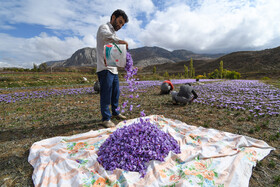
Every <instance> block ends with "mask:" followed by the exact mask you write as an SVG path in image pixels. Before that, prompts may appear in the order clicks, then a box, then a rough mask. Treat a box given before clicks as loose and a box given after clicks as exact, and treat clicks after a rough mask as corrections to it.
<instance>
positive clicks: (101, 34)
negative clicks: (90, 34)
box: [96, 9, 128, 127]
mask: <svg viewBox="0 0 280 187" xmlns="http://www.w3.org/2000/svg"><path fill="white" fill-rule="evenodd" d="M127 22H128V17H127V15H126V14H125V12H124V11H123V10H120V9H118V10H116V11H114V12H113V14H112V15H111V20H110V22H108V23H106V24H103V25H101V26H100V27H99V29H98V31H97V36H96V38H97V44H96V48H97V71H96V72H97V75H98V80H99V83H100V108H101V115H102V123H103V125H104V126H106V127H114V126H115V124H114V123H113V122H112V121H111V118H112V117H116V118H117V119H126V117H125V116H123V115H121V114H120V112H119V111H118V110H117V108H118V105H119V96H120V90H119V77H118V69H117V67H112V66H107V64H106V61H105V58H104V45H106V44H108V43H113V42H114V43H117V44H125V45H126V48H127V49H128V43H127V42H126V41H124V40H121V39H119V38H118V37H117V36H116V31H118V30H120V29H121V28H122V27H123V26H124V24H125V23H127ZM110 105H111V110H112V114H111V112H110V109H109V106H110ZM112 115H113V116H112Z"/></svg>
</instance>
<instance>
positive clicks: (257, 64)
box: [142, 47, 280, 78]
mask: <svg viewBox="0 0 280 187" xmlns="http://www.w3.org/2000/svg"><path fill="white" fill-rule="evenodd" d="M221 61H223V66H224V69H227V70H231V71H237V72H240V73H241V74H242V75H243V78H246V77H263V76H270V77H280V47H277V48H273V49H266V50H261V51H239V52H234V53H230V54H227V55H224V56H222V57H219V58H216V59H214V60H213V59H212V60H209V59H208V60H194V61H193V66H194V68H195V72H196V75H199V74H201V75H203V74H204V73H210V72H212V71H214V70H215V69H219V66H220V62H221ZM189 64H190V61H181V62H177V63H175V64H174V63H173V64H171V63H166V64H163V65H156V69H157V71H158V72H165V71H167V72H168V73H183V72H184V65H186V66H188V67H189ZM152 70H153V68H152V67H149V66H148V67H145V68H143V69H142V71H143V72H147V73H148V72H152Z"/></svg>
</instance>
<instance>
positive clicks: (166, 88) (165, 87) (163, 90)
mask: <svg viewBox="0 0 280 187" xmlns="http://www.w3.org/2000/svg"><path fill="white" fill-rule="evenodd" d="M173 89H174V86H173V84H172V83H171V81H170V80H166V81H163V83H162V84H161V86H160V94H169V93H170V91H172V90H173Z"/></svg>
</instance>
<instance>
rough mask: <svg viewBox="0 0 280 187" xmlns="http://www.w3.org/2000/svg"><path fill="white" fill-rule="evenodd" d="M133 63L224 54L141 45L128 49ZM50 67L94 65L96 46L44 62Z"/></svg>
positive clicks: (159, 61)
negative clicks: (199, 52) (66, 56)
mask: <svg viewBox="0 0 280 187" xmlns="http://www.w3.org/2000/svg"><path fill="white" fill-rule="evenodd" d="M128 52H129V53H130V54H131V56H132V58H133V63H134V65H135V66H137V67H146V66H151V65H157V64H165V63H176V62H179V61H183V60H189V59H191V58H193V59H205V60H206V59H215V58H217V57H220V56H222V55H224V54H195V53H193V52H191V51H187V50H175V51H172V52H170V51H168V50H166V49H163V48H160V47H141V48H136V49H131V50H129V51H128ZM46 64H47V65H48V66H52V67H73V66H74V67H81V66H92V67H96V48H89V47H86V48H82V49H79V50H77V51H76V52H75V53H74V54H73V55H72V56H71V57H70V58H68V59H66V60H60V61H49V62H46Z"/></svg>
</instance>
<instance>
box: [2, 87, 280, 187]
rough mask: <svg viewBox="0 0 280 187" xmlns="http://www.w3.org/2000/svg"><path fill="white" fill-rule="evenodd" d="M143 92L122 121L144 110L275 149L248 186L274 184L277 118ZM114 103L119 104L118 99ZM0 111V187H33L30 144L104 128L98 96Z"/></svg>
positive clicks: (279, 156) (278, 162)
mask: <svg viewBox="0 0 280 187" xmlns="http://www.w3.org/2000/svg"><path fill="white" fill-rule="evenodd" d="M40 89H42V88H40ZM40 89H39V88H38V89H33V90H40ZM20 91H21V90H19V89H14V90H7V91H5V92H4V91H2V93H1V92H0V93H1V94H3V93H13V92H20ZM24 91H28V90H24ZM146 91H147V92H139V95H140V97H139V98H141V99H140V100H141V107H139V108H136V109H135V110H133V111H132V112H129V113H126V116H127V117H128V118H130V119H132V118H136V117H139V116H140V111H142V110H145V113H146V115H152V114H157V115H163V116H164V117H167V118H172V119H178V120H180V121H183V122H185V123H187V124H189V125H195V126H203V127H206V128H214V129H218V130H222V131H226V132H231V133H235V134H241V135H246V136H250V137H253V138H257V139H260V140H264V141H265V142H267V143H268V144H269V145H270V146H272V147H274V148H276V150H275V151H272V152H271V153H270V154H269V155H268V156H267V157H266V158H264V159H263V160H262V161H261V162H259V163H258V164H257V166H256V167H255V168H254V169H253V174H252V177H251V179H250V186H251V187H256V186H258V187H259V186H266V187H268V186H279V185H280V174H279V173H280V172H279V171H280V151H279V148H280V141H279V140H280V138H279V126H280V116H279V115H278V116H272V117H263V118H254V119H248V112H247V111H239V110H236V111H235V110H228V109H226V108H224V109H221V108H220V109H219V108H216V107H211V106H209V105H204V104H198V103H195V102H194V103H193V104H192V105H186V106H181V105H173V104H172V102H171V96H170V95H159V92H160V90H159V88H158V87H154V88H153V87H151V88H150V89H147V90H146ZM120 99H121V101H120V103H122V102H123V98H122V97H121V98H120ZM0 108H1V110H0V121H1V130H0V142H1V144H0V186H33V183H32V172H33V168H32V166H31V165H30V164H29V163H28V161H27V158H28V155H29V149H30V147H31V145H32V144H33V143H34V142H36V141H40V140H42V139H46V138H51V137H54V136H69V135H74V134H78V133H83V132H87V131H90V130H96V129H100V128H104V127H103V126H102V125H101V124H100V123H101V121H100V119H101V114H100V110H99V94H93V93H84V94H76V95H61V96H52V97H46V98H37V99H26V100H22V101H17V102H15V103H8V104H7V103H4V102H0ZM114 122H115V123H118V122H119V121H114ZM277 133H278V134H277Z"/></svg>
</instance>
